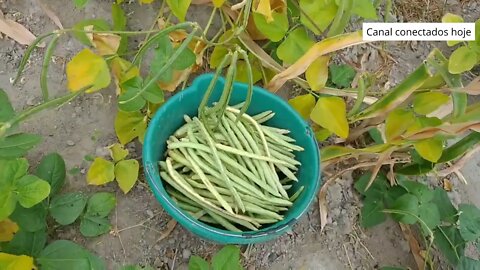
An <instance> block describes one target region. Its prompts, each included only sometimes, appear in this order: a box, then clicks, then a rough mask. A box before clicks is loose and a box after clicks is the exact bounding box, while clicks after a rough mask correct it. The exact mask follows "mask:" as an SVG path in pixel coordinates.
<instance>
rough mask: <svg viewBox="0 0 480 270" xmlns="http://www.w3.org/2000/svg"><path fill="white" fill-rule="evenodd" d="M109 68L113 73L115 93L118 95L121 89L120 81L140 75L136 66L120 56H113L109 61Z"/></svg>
mask: <svg viewBox="0 0 480 270" xmlns="http://www.w3.org/2000/svg"><path fill="white" fill-rule="evenodd" d="M110 68H111V70H112V74H113V80H114V82H115V86H116V88H117V90H116V93H117V95H120V94H121V93H122V92H123V91H122V89H121V87H120V86H121V85H122V83H124V82H126V81H128V80H130V79H132V78H134V77H136V76H139V75H140V70H139V69H138V67H137V66H132V63H131V62H129V61H127V60H125V59H123V58H120V57H115V58H113V59H112V61H111V62H110Z"/></svg>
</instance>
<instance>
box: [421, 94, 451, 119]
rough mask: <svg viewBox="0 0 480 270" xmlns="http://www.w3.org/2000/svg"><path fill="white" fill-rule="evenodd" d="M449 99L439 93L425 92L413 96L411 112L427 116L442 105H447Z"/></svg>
mask: <svg viewBox="0 0 480 270" xmlns="http://www.w3.org/2000/svg"><path fill="white" fill-rule="evenodd" d="M449 100H450V97H449V96H448V95H446V94H444V93H440V92H425V93H420V94H417V95H415V98H414V100H413V110H414V111H415V112H416V113H418V114H423V115H427V114H429V113H431V112H433V111H435V110H436V109H438V108H439V107H440V106H442V105H443V104H445V103H447V102H448V101H449Z"/></svg>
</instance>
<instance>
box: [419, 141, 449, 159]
mask: <svg viewBox="0 0 480 270" xmlns="http://www.w3.org/2000/svg"><path fill="white" fill-rule="evenodd" d="M413 146H414V147H415V150H416V151H417V152H418V154H419V155H420V156H421V157H422V158H424V159H426V160H428V161H431V162H437V161H438V159H439V158H440V157H441V156H442V152H443V140H442V139H440V138H430V139H425V140H421V141H418V142H416V143H414V144H413Z"/></svg>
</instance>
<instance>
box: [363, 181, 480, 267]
mask: <svg viewBox="0 0 480 270" xmlns="http://www.w3.org/2000/svg"><path fill="white" fill-rule="evenodd" d="M370 177H371V173H367V174H364V175H362V176H361V177H360V178H359V179H358V180H357V182H356V183H355V189H356V190H357V191H358V192H359V193H360V194H362V195H363V196H364V203H363V207H362V211H361V224H362V226H363V227H365V228H370V227H373V226H375V225H378V224H380V223H382V222H384V221H385V220H386V219H387V214H388V215H390V216H391V217H392V218H393V219H394V220H395V221H398V222H400V223H402V224H408V225H414V224H415V225H418V226H419V228H420V232H421V234H422V236H423V237H424V238H425V246H426V248H427V252H426V254H427V255H426V261H425V262H426V263H427V264H428V266H429V268H431V269H436V268H437V267H436V266H435V265H433V260H432V257H430V256H429V254H430V252H431V247H432V245H434V246H435V247H436V248H437V249H438V250H439V251H440V252H441V253H442V254H443V255H444V256H445V258H446V259H447V260H448V262H449V263H450V264H451V265H452V266H454V267H456V268H455V269H477V268H479V267H480V261H478V260H474V259H472V258H469V257H467V256H466V255H465V247H466V245H467V244H468V243H476V242H477V241H478V240H480V209H479V208H478V207H476V206H474V205H471V204H460V205H459V207H458V209H457V208H455V207H454V206H453V205H452V203H451V201H450V199H449V197H448V195H447V192H446V191H445V190H444V189H443V188H439V187H434V188H431V187H429V186H428V185H426V184H424V183H421V182H420V181H412V180H409V179H408V178H406V177H402V176H401V175H397V182H398V185H396V186H391V185H389V182H388V179H387V177H386V176H385V175H384V174H379V175H378V176H377V178H376V180H375V182H374V183H373V184H372V185H371V186H370V188H369V189H367V190H366V187H367V184H368V182H369V179H370ZM426 267H427V265H425V268H426Z"/></svg>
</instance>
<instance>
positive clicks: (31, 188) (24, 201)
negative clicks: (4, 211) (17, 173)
mask: <svg viewBox="0 0 480 270" xmlns="http://www.w3.org/2000/svg"><path fill="white" fill-rule="evenodd" d="M15 190H16V192H17V199H18V202H19V203H20V205H22V206H23V207H25V208H30V207H32V206H34V205H36V204H37V203H40V202H41V201H43V200H44V199H45V198H47V197H48V195H49V194H50V185H49V184H48V182H47V181H45V180H42V179H40V178H38V177H37V176H34V175H25V176H23V177H22V178H20V179H18V181H16V182H15Z"/></svg>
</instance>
